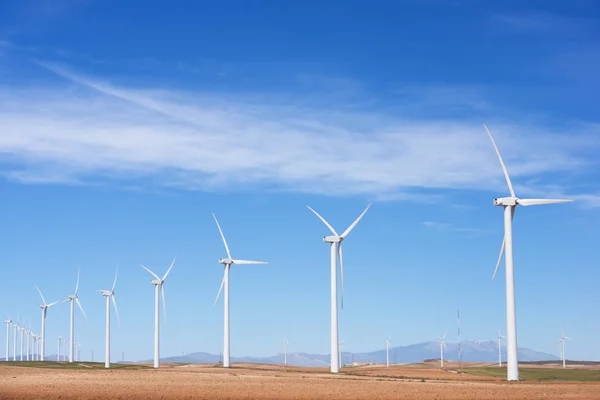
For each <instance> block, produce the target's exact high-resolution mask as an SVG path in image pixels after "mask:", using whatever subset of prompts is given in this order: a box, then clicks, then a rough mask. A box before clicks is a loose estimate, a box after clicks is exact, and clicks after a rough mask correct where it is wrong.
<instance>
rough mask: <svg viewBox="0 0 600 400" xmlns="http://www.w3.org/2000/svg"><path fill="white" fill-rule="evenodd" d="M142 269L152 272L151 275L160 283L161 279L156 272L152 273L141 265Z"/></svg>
mask: <svg viewBox="0 0 600 400" xmlns="http://www.w3.org/2000/svg"><path fill="white" fill-rule="evenodd" d="M140 267H142V268H144V269H145V270H146V271H148V272H150V274H151V275H152V276H153V277H155V278H156V280H157V281H160V278H159V277H158V275H156V274H155V273H154V272H152V271H150V270H149V269H148V268H146V267H144V266H143V265H140Z"/></svg>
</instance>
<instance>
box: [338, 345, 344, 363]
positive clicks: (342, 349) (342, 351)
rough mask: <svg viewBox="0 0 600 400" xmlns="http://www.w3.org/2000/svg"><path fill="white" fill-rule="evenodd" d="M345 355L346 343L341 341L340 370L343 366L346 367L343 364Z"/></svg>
mask: <svg viewBox="0 0 600 400" xmlns="http://www.w3.org/2000/svg"><path fill="white" fill-rule="evenodd" d="M343 355H344V341H343V340H341V341H340V364H339V365H340V368H342V365H344V363H343V362H342V356H343Z"/></svg>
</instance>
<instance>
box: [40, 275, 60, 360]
mask: <svg viewBox="0 0 600 400" xmlns="http://www.w3.org/2000/svg"><path fill="white" fill-rule="evenodd" d="M35 288H36V289H37V291H38V293H39V294H40V297H41V298H42V302H43V304H42V305H40V308H41V309H42V351H41V361H44V357H45V356H46V313H47V312H48V308H50V307H52V306H53V305H55V304H58V303H59V301H55V302H54V303H50V304H46V299H44V295H43V294H42V291H41V290H40V288H39V287H37V285H35Z"/></svg>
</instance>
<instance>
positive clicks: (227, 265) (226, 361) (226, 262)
mask: <svg viewBox="0 0 600 400" xmlns="http://www.w3.org/2000/svg"><path fill="white" fill-rule="evenodd" d="M213 218H214V219H215V222H216V223H217V228H219V233H220V234H221V238H222V239H223V244H224V245H225V251H226V252H227V258H221V259H220V260H219V264H223V268H224V270H225V271H224V273H223V280H222V281H221V287H220V288H219V293H217V298H216V299H215V302H214V303H213V307H214V306H215V304H217V300H219V296H221V291H223V288H225V290H224V293H223V308H224V316H223V325H224V326H223V367H224V368H229V367H230V366H231V362H230V354H229V350H230V344H229V342H230V334H229V270H230V269H231V265H232V264H240V265H244V264H250V265H256V264H267V263H266V262H265V261H248V260H234V259H233V258H231V253H230V252H229V246H227V241H226V240H225V235H223V230H221V225H219V221H218V220H217V217H216V216H215V214H213Z"/></svg>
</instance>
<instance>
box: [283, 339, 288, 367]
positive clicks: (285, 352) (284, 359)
mask: <svg viewBox="0 0 600 400" xmlns="http://www.w3.org/2000/svg"><path fill="white" fill-rule="evenodd" d="M287 345H288V340H287V339H284V340H283V365H287Z"/></svg>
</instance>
